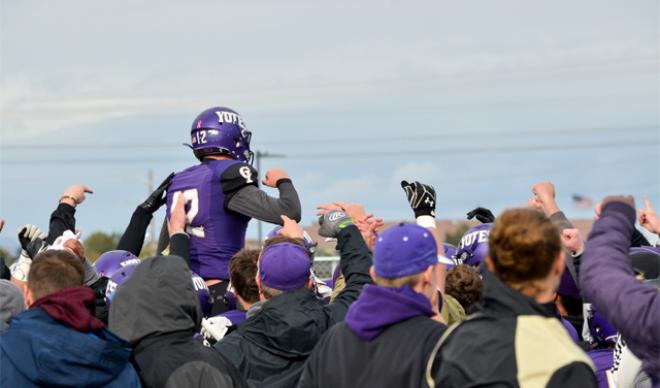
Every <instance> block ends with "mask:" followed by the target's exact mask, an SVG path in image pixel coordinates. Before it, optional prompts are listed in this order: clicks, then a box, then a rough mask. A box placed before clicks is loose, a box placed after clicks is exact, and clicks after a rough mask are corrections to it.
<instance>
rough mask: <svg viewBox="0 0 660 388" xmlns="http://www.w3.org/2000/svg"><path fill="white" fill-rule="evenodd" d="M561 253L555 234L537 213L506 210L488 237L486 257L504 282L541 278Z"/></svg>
mask: <svg viewBox="0 0 660 388" xmlns="http://www.w3.org/2000/svg"><path fill="white" fill-rule="evenodd" d="M560 252H561V240H560V238H559V231H558V230H557V228H556V227H555V226H554V225H553V224H552V222H551V221H550V220H549V219H548V218H547V217H546V216H545V215H544V214H543V213H541V212H539V211H536V210H533V209H527V208H523V209H510V210H507V211H505V212H504V213H502V215H501V216H499V217H498V218H497V220H496V221H495V224H494V226H493V229H492V230H491V231H490V238H489V257H490V259H491V261H492V264H493V267H494V270H495V273H496V275H497V276H498V277H499V278H500V279H502V280H503V281H504V282H505V283H507V284H509V285H512V284H523V283H526V282H531V281H534V280H539V279H544V278H545V277H547V276H548V275H549V274H550V271H551V269H552V265H553V264H554V262H555V260H556V259H557V257H558V255H559V254H560Z"/></svg>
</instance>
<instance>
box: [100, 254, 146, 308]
mask: <svg viewBox="0 0 660 388" xmlns="http://www.w3.org/2000/svg"><path fill="white" fill-rule="evenodd" d="M126 263H128V264H126V265H124V266H122V267H120V268H118V269H117V270H116V271H115V272H114V273H113V274H112V275H111V276H110V278H109V280H108V285H107V286H106V288H105V301H106V303H107V304H108V307H110V303H111V302H112V299H114V297H115V293H116V292H117V290H118V289H119V287H121V286H122V284H124V283H125V282H126V281H127V280H128V279H129V278H130V277H131V275H133V272H134V271H135V269H136V268H137V267H138V265H139V263H138V264H136V263H133V262H130V261H127V262H126Z"/></svg>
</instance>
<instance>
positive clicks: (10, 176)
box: [0, 0, 660, 245]
mask: <svg viewBox="0 0 660 388" xmlns="http://www.w3.org/2000/svg"><path fill="white" fill-rule="evenodd" d="M356 3H358V2H349V1H334V2H331V3H327V2H323V3H322V2H310V1H307V2H303V1H291V0H289V1H287V0H283V1H278V2H266V1H250V2H227V1H187V2H162V1H140V2H133V1H113V2H91V1H79V0H70V1H58V2H37V1H33V0H22V1H18V0H0V218H4V219H5V220H6V221H7V226H6V230H5V231H4V232H3V235H2V236H0V237H1V238H0V245H3V244H4V243H6V242H7V241H8V239H9V238H11V240H12V241H14V239H15V238H14V237H13V234H14V232H15V230H17V229H18V228H19V227H20V226H21V225H23V224H25V223H34V224H37V225H39V226H41V227H43V228H47V223H48V217H49V214H50V212H51V211H52V210H53V209H54V208H55V206H56V204H57V200H58V198H59V196H60V195H61V193H62V191H63V190H64V189H65V188H66V187H67V186H68V185H69V184H73V183H84V184H87V185H88V186H90V187H91V188H93V189H94V190H95V193H94V194H93V195H91V196H90V197H89V199H88V200H87V201H86V202H85V203H84V204H83V205H81V206H80V208H79V210H78V213H77V217H78V227H79V228H80V229H81V230H82V231H83V236H84V234H85V233H87V234H89V233H91V232H93V231H95V230H103V231H108V232H110V231H116V232H121V231H122V230H123V229H124V227H125V226H126V224H127V223H128V220H129V219H130V215H131V213H132V211H133V209H134V208H135V206H136V205H137V204H139V203H140V202H141V201H142V200H143V199H144V198H145V197H146V195H147V185H146V178H147V174H148V171H149V170H153V172H154V175H155V180H156V183H158V182H159V181H160V180H162V179H163V178H164V177H166V176H167V175H168V174H169V173H170V172H172V171H180V170H182V169H184V168H186V167H188V166H190V165H193V164H195V159H194V157H193V156H192V153H191V152H190V150H189V149H187V148H185V147H183V146H182V145H181V144H182V143H184V142H186V141H187V140H188V137H189V130H190V125H191V123H192V121H193V119H194V117H195V116H196V115H197V114H198V113H199V112H201V111H202V110H204V109H206V108H209V107H212V106H228V107H231V108H233V109H235V110H237V111H238V112H240V113H241V114H242V116H243V118H244V120H245V122H246V124H247V126H248V127H249V128H250V130H251V131H252V132H253V141H252V149H253V150H260V151H262V152H269V153H270V154H275V155H281V156H283V157H277V158H274V157H271V158H264V159H263V160H262V173H263V172H265V171H266V170H267V169H268V168H272V167H281V168H284V169H285V170H287V171H288V172H289V174H290V175H291V177H292V178H293V182H294V184H295V185H296V188H297V189H298V191H299V193H300V196H301V198H302V205H303V222H304V223H310V222H312V220H313V219H314V214H315V212H314V208H315V206H316V205H318V204H320V203H324V202H328V201H334V200H343V201H349V202H361V203H363V204H364V205H365V206H366V207H367V210H368V211H370V212H373V213H375V214H376V215H378V216H381V217H383V218H386V219H388V220H401V219H409V218H411V214H410V213H411V212H410V210H409V208H408V206H407V203H406V201H405V197H404V195H403V192H402V191H401V189H400V186H399V182H400V180H401V179H408V180H415V179H416V180H422V181H424V182H428V183H431V184H433V185H434V186H435V187H436V189H437V191H438V214H439V217H440V218H456V219H458V218H462V217H464V214H465V213H466V212H467V211H468V210H470V209H472V208H473V207H475V206H476V205H482V206H486V207H490V208H491V209H493V210H494V211H495V212H496V213H498V212H500V211H502V210H504V209H505V208H507V207H512V206H518V205H522V204H524V203H525V202H526V200H527V198H529V196H530V188H531V187H532V185H533V184H535V183H537V182H539V181H543V180H552V181H553V182H555V184H556V187H557V199H558V202H559V204H560V206H561V207H562V208H564V209H565V210H566V211H567V213H568V214H569V216H571V217H576V218H586V217H591V212H590V211H588V210H575V209H572V208H571V195H572V194H581V195H586V196H589V197H591V198H593V199H594V200H596V201H598V200H599V199H601V198H603V197H604V196H606V195H610V194H620V193H629V194H633V195H634V196H635V197H636V199H637V202H638V204H641V202H642V196H643V195H648V196H649V198H650V199H651V201H652V202H653V203H655V204H656V207H657V208H660V174H658V168H659V167H660V113H659V112H660V89H659V88H660V71H659V70H660V66H659V65H660V52H659V51H660V49H659V47H660V37H659V30H658V28H659V27H658V26H659V24H660V23H659V21H660V10H659V8H658V7H659V5H658V2H657V1H655V0H648V1H647V0H632V1H626V2H620V1H608V0H606V1H603V0H599V1H595V0H585V1H580V2H575V1H564V0H559V1H552V2H529V1H524V0H515V1H514V0H500V1H497V2H487V1H481V2H456V1H406V2H404V1H385V0H380V1H361V2H359V3H358V4H356ZM269 190H270V189H269ZM271 194H273V195H276V191H271ZM161 213H162V211H161ZM156 217H157V218H158V219H162V217H163V215H162V214H160V213H159V214H158V215H157V216H156ZM266 228H268V227H266ZM248 233H249V234H248V236H249V237H255V236H256V228H255V226H254V223H251V227H250V229H249V232H248Z"/></svg>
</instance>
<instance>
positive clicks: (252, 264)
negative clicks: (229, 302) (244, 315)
mask: <svg viewBox="0 0 660 388" xmlns="http://www.w3.org/2000/svg"><path fill="white" fill-rule="evenodd" d="M258 261H259V250H258V249H247V248H245V249H241V250H240V251H238V253H236V254H235V255H234V257H232V258H231V261H230V262H229V280H230V281H231V285H232V287H233V288H234V291H235V292H236V294H237V295H238V296H240V297H241V298H242V299H243V300H244V301H246V302H248V303H255V302H258V301H259V287H257V281H256V277H257V262H258Z"/></svg>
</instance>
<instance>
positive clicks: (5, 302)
mask: <svg viewBox="0 0 660 388" xmlns="http://www.w3.org/2000/svg"><path fill="white" fill-rule="evenodd" d="M23 310H25V301H24V300H23V292H22V291H21V289H20V288H19V287H18V286H17V285H15V284H14V283H12V282H10V281H9V280H6V279H0V332H1V331H2V326H3V323H9V321H10V320H11V319H12V318H13V317H14V316H16V315H18V314H19V313H20V312H21V311H23Z"/></svg>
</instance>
